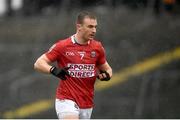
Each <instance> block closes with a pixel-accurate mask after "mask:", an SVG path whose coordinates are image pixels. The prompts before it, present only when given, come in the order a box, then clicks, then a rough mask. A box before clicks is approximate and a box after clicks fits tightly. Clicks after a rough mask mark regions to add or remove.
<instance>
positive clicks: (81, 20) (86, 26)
mask: <svg viewBox="0 0 180 120" xmlns="http://www.w3.org/2000/svg"><path fill="white" fill-rule="evenodd" d="M96 27H97V18H96V16H95V15H94V14H92V13H90V12H87V11H83V12H81V13H79V15H78V16H77V20H76V28H77V33H78V34H80V36H81V37H82V39H84V40H90V39H93V38H94V37H95V34H96Z"/></svg>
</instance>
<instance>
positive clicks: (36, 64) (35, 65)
mask: <svg viewBox="0 0 180 120" xmlns="http://www.w3.org/2000/svg"><path fill="white" fill-rule="evenodd" d="M34 70H38V60H36V62H35V63H34Z"/></svg>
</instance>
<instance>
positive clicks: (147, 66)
mask: <svg viewBox="0 0 180 120" xmlns="http://www.w3.org/2000/svg"><path fill="white" fill-rule="evenodd" d="M81 10H89V11H92V12H94V13H96V15H97V17H98V29H97V36H96V38H97V39H99V40H101V42H102V43H103V45H104V47H105V49H106V54H107V60H108V62H109V64H110V65H111V66H112V68H113V72H114V76H113V78H112V79H111V81H109V82H99V81H98V80H97V82H96V90H95V107H94V111H93V114H92V118H94V119H95V118H99V119H106V118H109V119H114V118H118V119H126V118H138V119H139V118H161V119H164V118H180V114H179V112H180V102H179V101H180V0H0V55H1V57H0V66H1V69H0V118H41V119H43V118H57V117H56V113H55V110H54V98H55V91H56V87H57V84H58V80H57V79H56V78H55V77H53V76H51V75H44V74H42V73H38V72H36V71H34V69H33V64H34V62H35V60H36V59H37V58H38V57H39V56H40V55H41V54H43V53H44V52H46V51H47V50H48V49H49V48H50V47H51V46H52V45H53V44H54V43H55V42H56V41H57V40H59V39H64V38H66V37H69V36H70V35H72V34H74V33H75V19H76V15H77V14H78V12H80V11H81Z"/></svg>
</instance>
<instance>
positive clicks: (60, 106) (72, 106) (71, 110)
mask: <svg viewBox="0 0 180 120" xmlns="http://www.w3.org/2000/svg"><path fill="white" fill-rule="evenodd" d="M55 107H56V113H57V116H58V118H59V119H63V118H64V117H65V116H67V115H76V116H79V119H90V118H91V114H92V110H93V108H87V109H80V108H79V106H78V105H77V104H76V103H75V102H74V101H72V100H68V99H64V100H59V99H56V102H55Z"/></svg>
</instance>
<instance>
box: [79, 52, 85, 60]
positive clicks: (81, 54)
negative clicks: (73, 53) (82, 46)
mask: <svg viewBox="0 0 180 120" xmlns="http://www.w3.org/2000/svg"><path fill="white" fill-rule="evenodd" d="M78 53H79V55H80V56H81V60H82V59H83V57H84V55H85V52H78Z"/></svg>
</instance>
